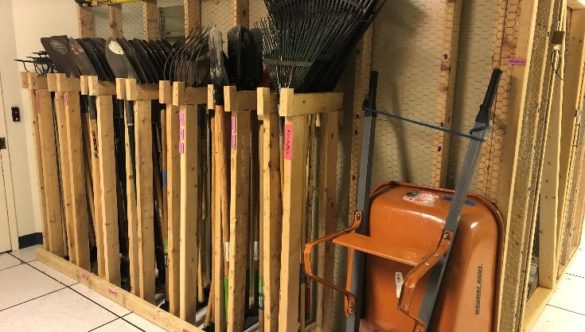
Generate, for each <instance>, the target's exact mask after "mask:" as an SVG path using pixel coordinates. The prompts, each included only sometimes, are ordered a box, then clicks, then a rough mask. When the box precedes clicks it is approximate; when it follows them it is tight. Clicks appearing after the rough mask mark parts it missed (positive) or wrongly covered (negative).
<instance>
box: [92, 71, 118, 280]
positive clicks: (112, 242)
mask: <svg viewBox="0 0 585 332" xmlns="http://www.w3.org/2000/svg"><path fill="white" fill-rule="evenodd" d="M88 85H89V95H90V96H95V97H96V107H97V133H98V136H97V141H98V144H97V146H98V151H97V153H98V167H97V168H98V172H99V174H100V182H99V184H97V185H98V186H99V187H100V197H98V199H99V201H100V204H99V206H100V208H101V210H102V211H101V213H100V215H101V218H102V220H101V224H99V223H98V224H97V225H98V227H99V228H101V234H102V241H103V245H102V248H103V252H102V254H101V256H102V257H103V263H104V267H103V270H104V275H105V279H106V280H108V281H109V282H111V283H112V284H114V285H120V283H121V276H120V243H119V240H118V235H119V234H118V232H119V230H118V197H117V190H116V184H117V177H116V155H115V148H114V109H113V95H114V94H115V93H116V91H115V86H114V84H112V83H111V82H99V81H98V78H97V76H91V77H89V78H88ZM97 206H98V205H96V207H97ZM98 248H99V247H98Z"/></svg>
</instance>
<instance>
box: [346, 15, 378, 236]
mask: <svg viewBox="0 0 585 332" xmlns="http://www.w3.org/2000/svg"><path fill="white" fill-rule="evenodd" d="M373 38H374V27H373V25H372V26H370V27H369V28H368V30H366V33H365V34H364V36H363V37H362V40H361V41H360V43H359V44H358V56H357V58H356V68H355V78H354V87H353V106H352V121H351V124H352V128H351V152H350V159H349V168H350V170H349V208H348V225H350V224H351V223H352V222H353V217H354V213H355V211H356V204H357V188H358V179H359V172H360V156H361V148H362V135H363V114H364V112H363V102H364V99H365V98H366V97H367V95H368V87H369V82H370V71H371V67H372V44H373Z"/></svg>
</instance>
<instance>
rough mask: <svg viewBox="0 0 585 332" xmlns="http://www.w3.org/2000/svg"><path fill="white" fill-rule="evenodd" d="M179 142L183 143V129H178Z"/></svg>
mask: <svg viewBox="0 0 585 332" xmlns="http://www.w3.org/2000/svg"><path fill="white" fill-rule="evenodd" d="M179 140H180V141H181V142H184V141H185V127H181V128H179Z"/></svg>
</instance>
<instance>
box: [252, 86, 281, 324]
mask: <svg viewBox="0 0 585 332" xmlns="http://www.w3.org/2000/svg"><path fill="white" fill-rule="evenodd" d="M258 116H259V117H261V118H262V121H263V124H262V128H263V129H262V154H261V155H262V164H261V172H262V197H261V200H260V201H261V202H262V204H263V205H262V214H261V229H262V241H261V242H262V280H263V285H264V289H263V290H261V291H262V293H263V298H264V304H263V306H264V327H265V331H266V330H268V331H277V330H278V324H279V322H278V297H279V288H280V253H281V251H280V249H281V245H280V242H281V240H282V237H281V232H282V196H281V192H280V188H281V185H280V172H281V170H280V156H279V153H280V136H279V117H278V99H277V96H276V94H271V93H270V89H268V88H258Z"/></svg>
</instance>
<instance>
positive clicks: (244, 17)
mask: <svg viewBox="0 0 585 332" xmlns="http://www.w3.org/2000/svg"><path fill="white" fill-rule="evenodd" d="M231 1H232V20H233V23H234V25H241V26H243V27H248V25H249V24H250V12H249V9H250V1H249V0H231Z"/></svg>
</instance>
